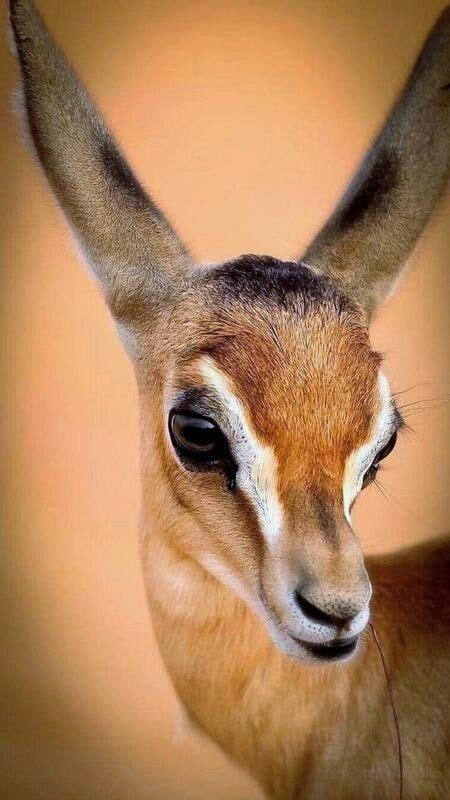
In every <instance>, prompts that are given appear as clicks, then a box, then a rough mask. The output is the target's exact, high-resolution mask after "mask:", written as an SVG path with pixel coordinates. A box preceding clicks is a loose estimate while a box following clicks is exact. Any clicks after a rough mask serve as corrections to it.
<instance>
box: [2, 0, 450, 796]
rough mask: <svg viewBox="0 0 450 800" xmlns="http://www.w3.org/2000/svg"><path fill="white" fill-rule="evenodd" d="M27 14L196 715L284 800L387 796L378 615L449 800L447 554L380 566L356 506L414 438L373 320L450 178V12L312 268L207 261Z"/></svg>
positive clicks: (416, 789) (422, 769)
mask: <svg viewBox="0 0 450 800" xmlns="http://www.w3.org/2000/svg"><path fill="white" fill-rule="evenodd" d="M11 23H12V29H13V34H14V39H15V43H16V47H17V53H18V58H19V62H20V67H21V72H22V78H23V92H24V108H25V116H26V118H27V120H28V127H29V131H30V134H31V138H32V142H33V144H34V147H35V150H36V152H37V155H38V157H39V160H40V162H41V164H42V166H43V168H44V170H45V173H46V175H47V177H48V179H49V182H50V184H51V187H52V189H53V191H54V192H55V194H56V196H57V198H58V200H59V202H60V204H61V206H62V208H63V210H64V212H65V214H66V216H67V218H68V220H69V223H70V225H71V227H72V229H73V231H74V232H75V235H76V237H77V239H78V241H79V242H80V244H81V247H82V249H83V252H84V254H85V255H86V258H87V260H88V263H89V264H90V266H91V268H92V270H93V272H94V275H95V276H96V278H97V280H98V282H99V284H100V286H101V288H102V291H103V293H104V296H105V299H106V302H107V304H108V306H109V308H110V310H111V313H112V315H113V317H114V320H115V322H116V324H117V328H118V330H119V334H120V336H121V338H122V340H123V343H124V345H125V347H126V349H127V352H128V353H129V355H130V357H131V359H132V361H133V363H134V365H135V370H136V375H137V381H138V386H139V397H140V409H141V420H142V475H143V504H142V520H141V552H142V560H143V567H144V575H145V583H146V589H147V593H148V598H149V603H150V608H151V614H152V619H153V623H154V626H155V630H156V634H157V638H158V641H159V645H160V648H161V652H162V654H163V657H164V659H165V663H166V665H167V668H168V671H169V673H170V676H171V678H172V681H173V683H174V686H175V688H176V690H177V692H178V695H179V697H180V699H181V701H182V703H183V704H184V706H185V707H186V709H187V712H188V714H189V716H190V718H191V719H192V721H193V722H194V723H195V724H196V725H197V726H199V727H200V728H201V729H203V730H204V731H206V732H207V733H208V734H209V736H210V737H212V738H213V739H214V740H215V741H216V742H217V743H218V744H219V745H220V747H221V748H222V749H223V750H224V751H225V752H226V753H228V754H229V755H230V756H231V757H232V758H233V759H235V760H236V761H237V762H238V763H239V764H241V765H242V766H243V767H244V768H245V769H246V770H248V771H249V772H250V773H251V774H252V775H253V776H254V777H255V778H256V780H257V781H258V782H259V784H260V785H261V786H262V787H263V789H264V790H265V792H266V793H267V795H268V796H269V797H272V798H283V800H288V799H289V800H294V799H300V798H301V800H325V799H326V800H329V799H330V798H333V800H339V798H341V800H369V798H372V800H375V799H376V800H382V799H383V798H384V799H385V800H392V798H393V797H395V796H396V792H397V791H398V783H397V780H398V774H397V769H398V764H397V760H396V751H395V739H394V736H393V729H392V725H391V718H390V716H389V713H390V709H389V702H388V695H387V693H386V685H385V676H384V674H383V671H382V670H381V669H380V663H379V659H378V653H377V650H376V648H375V647H374V642H373V641H372V639H371V638H370V637H369V636H368V635H367V633H366V628H367V625H368V622H369V613H370V612H369V603H371V604H372V605H373V607H374V609H375V614H376V625H377V630H378V632H379V636H380V639H381V641H382V644H383V649H384V651H385V656H386V659H387V661H388V664H389V670H390V672H391V675H392V679H393V683H394V687H395V702H396V706H397V709H398V714H399V717H400V724H401V733H402V740H403V747H404V756H405V764H404V767H405V770H404V778H405V786H404V796H405V798H409V800H413V799H414V800H432V799H433V798H441V799H443V798H444V797H447V796H448V791H449V785H448V782H447V783H446V780H447V781H448V775H447V776H446V767H447V759H448V752H446V746H447V745H448V738H447V730H446V720H445V716H446V714H445V712H446V710H448V705H447V707H446V703H448V685H449V680H448V656H449V653H448V630H449V619H448V610H449V599H450V598H449V592H450V583H449V570H448V553H449V547H448V545H446V544H445V543H444V542H437V543H436V542H435V543H431V544H428V545H424V546H421V547H416V548H413V549H410V550H407V551H403V552H400V553H397V554H395V555H392V556H389V557H378V558H373V559H367V561H366V563H364V559H363V556H362V553H361V549H360V546H359V544H358V540H357V538H356V536H355V533H354V532H353V530H352V526H351V508H352V505H353V503H354V502H355V500H356V498H357V496H358V494H359V493H360V491H361V489H363V488H364V487H365V486H366V485H367V484H368V483H370V482H371V481H372V480H373V479H374V478H375V476H376V474H377V469H378V467H379V464H380V462H381V460H382V459H384V458H386V457H387V456H388V455H389V453H390V451H391V450H392V448H393V447H394V445H395V441H396V437H397V432H398V431H399V429H400V428H401V427H402V417H401V414H400V413H399V411H398V410H397V408H396V404H395V400H394V398H393V396H392V395H391V392H390V389H389V383H388V381H387V379H386V377H385V376H384V374H383V372H382V371H381V358H380V356H379V355H378V354H377V353H375V352H373V350H372V349H371V346H370V342H369V336H368V324H369V321H370V318H371V315H372V313H373V312H374V310H375V309H376V308H377V306H378V305H379V303H380V302H381V300H382V299H383V297H384V296H385V295H386V294H387V293H388V292H389V291H390V290H391V288H392V286H393V284H394V283H395V281H396V280H397V278H398V276H399V273H400V271H401V269H402V267H403V265H404V264H405V261H406V259H407V257H408V255H409V253H410V252H411V250H412V248H413V247H414V245H415V243H416V241H417V239H418V237H419V236H420V234H421V232H422V230H423V228H424V226H425V225H426V223H427V221H428V219H429V217H430V215H431V213H432V211H433V209H434V207H435V205H436V203H437V202H438V200H439V198H440V196H441V195H442V193H443V191H444V188H445V185H446V180H447V177H448V174H449V169H450V8H447V10H446V11H444V13H443V14H442V16H441V18H440V19H439V21H438V22H437V24H436V26H435V28H434V30H433V31H432V33H431V34H430V36H429V38H428V40H427V42H426V44H425V47H424V50H423V52H422V54H421V56H420V58H419V60H418V62H417V64H416V66H415V68H414V70H413V72H412V75H411V77H410V79H409V82H408V84H407V86H406V88H405V90H404V92H403V94H402V95H401V97H400V99H399V101H398V102H397V104H396V105H395V107H394V109H393V111H392V113H391V115H390V116H389V118H388V121H387V123H386V125H385V126H384V128H383V130H382V131H381V133H380V135H379V137H378V138H377V140H376V142H375V143H374V145H373V147H372V148H371V150H370V152H369V153H368V155H367V157H366V159H365V161H364V163H363V164H362V166H361V168H360V169H359V171H358V173H357V175H356V177H355V179H354V181H353V183H352V184H351V186H350V188H349V190H348V191H347V193H346V194H345V196H344V198H343V200H342V202H341V203H340V205H339V206H338V208H337V209H336V211H335V213H334V214H333V215H332V217H331V219H330V220H329V221H328V222H327V224H326V225H325V227H324V229H323V230H322V231H321V232H320V233H319V234H318V236H317V237H316V239H315V240H314V241H313V243H312V244H311V245H310V247H309V248H308V250H307V252H306V253H305V255H304V257H303V258H301V259H299V260H297V261H295V262H289V263H285V262H280V261H278V260H277V259H276V258H272V257H269V256H255V255H246V256H241V257H240V258H237V259H236V260H234V261H231V262H228V263H224V264H220V265H209V266H204V267H201V266H196V265H195V263H194V261H193V259H192V257H191V256H190V254H189V253H188V251H187V248H186V247H185V246H184V244H183V242H182V241H181V240H180V238H179V237H178V236H177V234H176V233H175V232H174V230H173V228H172V227H171V225H170V224H169V222H168V221H167V220H166V218H165V217H164V216H163V214H162V212H161V211H160V210H159V209H158V208H157V206H156V205H155V204H154V203H153V201H152V200H151V199H150V198H149V197H148V196H147V194H146V193H145V191H144V190H143V189H142V187H141V186H140V184H139V182H138V181H137V179H136V177H135V176H134V175H133V173H132V172H131V170H130V168H129V167H128V165H127V163H126V161H125V159H124V157H123V155H122V154H121V152H120V150H119V148H118V146H117V144H116V143H115V141H114V139H113V138H112V136H111V135H110V133H109V132H108V130H107V128H106V126H105V123H104V121H103V119H102V117H101V116H100V114H99V113H98V111H97V110H96V108H95V107H94V105H93V103H92V101H91V100H90V98H89V96H88V95H87V93H86V92H85V90H84V88H83V87H82V86H81V84H80V82H79V81H78V79H77V77H76V76H75V74H74V72H73V71H72V69H71V68H70V67H69V66H68V64H67V63H66V61H65V59H64V56H63V55H62V54H61V52H60V51H59V49H58V48H57V47H56V45H55V44H54V42H53V41H52V39H51V38H50V36H49V34H48V32H47V30H46V28H45V26H44V24H43V22H42V20H41V18H40V16H39V15H38V13H37V11H36V10H35V8H34V6H33V5H32V3H31V2H28V0H13V1H12V2H11ZM372 587H373V599H372V600H371V596H372ZM336 662H339V663H336Z"/></svg>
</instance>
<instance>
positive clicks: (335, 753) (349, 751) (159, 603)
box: [144, 527, 396, 799]
mask: <svg viewBox="0 0 450 800" xmlns="http://www.w3.org/2000/svg"><path fill="white" fill-rule="evenodd" d="M144 564H145V573H146V576H145V577H146V585H147V589H148V594H149V600H150V606H151V612H152V618H153V622H154V626H155V631H156V635H157V638H158V642H159V646H160V649H161V651H162V654H163V657H164V660H165V662H166V665H167V668H168V671H169V673H170V675H171V678H172V681H173V683H174V686H175V689H176V691H177V693H178V695H179V697H180V699H181V701H182V703H183V704H184V706H185V707H186V709H187V711H188V715H189V717H190V718H191V719H192V720H193V721H194V722H195V723H196V725H197V726H199V727H200V728H202V729H203V730H205V731H206V732H207V733H208V734H209V735H210V736H211V737H212V738H213V739H214V740H215V741H216V742H217V743H218V744H219V745H220V746H221V747H222V749H223V750H225V752H227V753H228V754H229V755H231V756H232V757H233V758H234V759H235V760H237V761H238V762H239V763H240V764H241V765H242V766H243V767H244V768H245V769H246V770H247V771H249V772H250V773H251V774H253V776H254V777H255V778H256V779H257V780H258V782H259V783H260V784H262V785H263V787H264V788H265V789H266V790H267V791H268V793H269V794H270V795H271V796H273V797H282V798H284V799H285V798H294V797H297V791H298V787H299V786H301V787H302V795H301V796H302V798H303V797H308V796H309V795H308V794H307V793H306V788H305V787H307V786H308V785H309V784H311V785H312V782H314V780H315V772H316V768H317V769H318V770H320V775H321V786H323V790H322V789H321V791H323V792H324V794H323V796H324V797H325V796H327V797H329V796H334V797H336V798H337V797H339V796H340V795H339V794H338V793H337V791H336V774H335V771H334V767H335V765H336V758H341V759H344V760H346V759H350V758H360V759H361V757H362V756H361V752H360V751H362V750H363V749H364V745H365V744H367V743H366V742H365V737H367V729H368V726H370V722H371V720H370V717H371V716H372V717H373V718H374V719H373V723H374V724H376V716H377V713H378V715H379V714H380V711H381V713H382V714H383V722H384V725H382V727H383V729H384V730H385V733H384V734H383V735H382V736H381V737H379V738H380V741H379V742H378V745H379V746H380V744H381V739H383V746H384V748H385V749H386V750H387V753H388V756H387V759H388V764H389V760H390V762H391V764H392V768H391V767H390V766H388V767H387V768H386V771H385V776H386V779H387V780H388V781H390V785H391V787H392V784H393V783H395V768H396V763H395V755H396V754H395V740H393V738H392V730H389V707H388V703H387V694H386V686H385V678H384V674H383V672H382V669H381V665H380V662H379V655H378V653H377V650H376V648H375V646H374V643H373V641H372V640H371V638H370V636H369V635H366V639H365V641H364V642H363V643H362V645H361V650H360V654H359V656H358V657H357V658H356V659H354V660H353V661H351V662H348V663H346V664H344V665H340V666H327V667H323V668H320V667H314V666H306V665H302V664H299V663H294V662H292V661H291V660H290V659H288V658H287V657H286V656H284V655H283V654H282V653H281V652H280V651H279V650H278V649H277V648H276V647H275V645H274V644H273V643H272V641H271V640H270V638H269V635H268V633H267V632H266V629H265V627H264V623H263V622H262V621H261V620H260V619H259V617H258V616H257V615H256V614H254V613H253V611H251V610H250V609H249V608H248V607H247V605H246V604H245V603H244V602H243V601H242V600H240V599H239V598H238V597H237V596H236V595H235V594H234V593H233V592H232V591H231V590H230V589H229V588H227V587H226V586H224V585H222V584H221V583H220V582H219V581H218V580H217V579H216V578H214V577H213V576H212V575H211V574H209V573H208V572H207V571H206V570H204V569H203V567H201V566H200V565H199V564H198V563H196V562H195V561H194V560H193V559H191V558H188V557H186V556H185V555H183V554H182V553H180V551H179V550H178V549H177V547H176V545H175V544H171V543H170V542H168V541H167V538H166V537H164V538H163V536H162V535H158V533H157V532H155V530H154V527H153V530H152V534H151V537H148V538H146V539H145V540H144ZM330 720H333V724H332V726H331V725H330ZM312 754H314V757H313V756H312ZM330 759H331V761H330V766H331V767H332V769H331V770H330V772H329V779H330V783H328V781H327V779H326V778H325V776H324V764H327V762H328V761H329V760H330ZM365 759H366V760H367V753H366V754H365ZM349 763H350V762H349ZM353 763H355V762H353ZM356 763H358V762H356ZM333 764H334V767H333ZM366 774H367V773H366ZM327 787H328V789H327ZM333 787H334V793H333ZM347 788H348V776H347ZM312 791H314V790H312ZM327 791H331V792H332V794H326V792H327ZM316 792H317V788H316ZM311 796H312V797H314V798H319V795H318V794H317V793H314V794H312V795H311ZM346 796H349V795H346ZM355 796H357V795H355ZM359 796H362V795H359ZM320 797H322V795H320Z"/></svg>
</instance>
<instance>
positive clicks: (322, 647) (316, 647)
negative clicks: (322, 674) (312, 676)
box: [292, 636, 359, 661]
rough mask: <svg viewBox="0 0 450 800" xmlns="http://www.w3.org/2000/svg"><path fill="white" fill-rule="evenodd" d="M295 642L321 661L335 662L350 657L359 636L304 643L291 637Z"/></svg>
mask: <svg viewBox="0 0 450 800" xmlns="http://www.w3.org/2000/svg"><path fill="white" fill-rule="evenodd" d="M292 638H293V639H294V640H295V641H296V642H298V643H299V644H301V646H302V647H303V648H304V649H305V650H307V651H308V653H311V655H313V656H315V658H317V659H320V660H321V661H337V660H338V659H340V658H345V657H346V656H349V655H351V653H353V652H354V651H355V650H356V646H357V644H358V638H359V636H352V637H350V638H347V639H340V640H339V639H334V640H333V641H331V642H322V643H320V644H319V643H317V642H304V641H303V639H297V638H296V637H295V636H293V637H292Z"/></svg>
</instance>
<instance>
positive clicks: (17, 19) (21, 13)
mask: <svg viewBox="0 0 450 800" xmlns="http://www.w3.org/2000/svg"><path fill="white" fill-rule="evenodd" d="M39 19H40V18H39V13H38V11H37V9H36V6H35V5H34V3H32V2H31V0H9V21H10V25H11V28H12V29H13V31H14V35H15V37H16V39H18V38H19V37H20V35H21V34H25V33H27V27H28V25H29V23H30V22H31V23H32V24H33V23H34V24H36V22H37V21H38V20H39Z"/></svg>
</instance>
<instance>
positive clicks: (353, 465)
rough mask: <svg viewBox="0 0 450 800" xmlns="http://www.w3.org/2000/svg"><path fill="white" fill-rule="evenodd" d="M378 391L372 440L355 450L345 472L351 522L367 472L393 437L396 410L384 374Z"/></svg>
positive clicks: (380, 379) (346, 514) (345, 505)
mask: <svg viewBox="0 0 450 800" xmlns="http://www.w3.org/2000/svg"><path fill="white" fill-rule="evenodd" d="M378 389H379V397H380V410H379V412H378V416H377V419H376V421H375V425H374V427H373V431H372V434H371V437H370V439H369V440H368V441H367V442H365V443H364V444H363V445H362V446H361V447H359V448H358V449H357V450H354V451H353V453H351V454H350V455H349V457H348V459H347V463H346V465H345V471H344V485H343V498H344V513H345V516H346V518H347V520H348V522H350V508H351V505H352V503H353V501H354V500H355V498H356V496H357V494H358V493H359V492H360V491H361V487H362V481H363V478H364V474H365V472H366V471H367V470H368V469H369V467H370V465H371V464H372V462H373V459H374V458H375V456H376V454H377V453H378V452H379V451H380V450H381V448H382V447H384V445H385V444H387V442H388V440H389V437H390V436H391V435H392V428H393V425H392V423H393V418H394V415H395V408H394V405H393V402H392V395H391V390H390V386H389V381H388V379H387V377H386V375H385V374H384V373H383V372H379V374H378Z"/></svg>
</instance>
